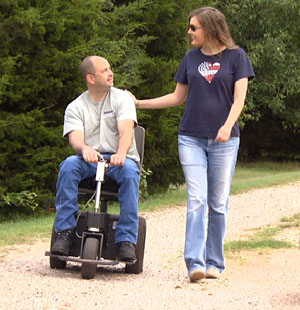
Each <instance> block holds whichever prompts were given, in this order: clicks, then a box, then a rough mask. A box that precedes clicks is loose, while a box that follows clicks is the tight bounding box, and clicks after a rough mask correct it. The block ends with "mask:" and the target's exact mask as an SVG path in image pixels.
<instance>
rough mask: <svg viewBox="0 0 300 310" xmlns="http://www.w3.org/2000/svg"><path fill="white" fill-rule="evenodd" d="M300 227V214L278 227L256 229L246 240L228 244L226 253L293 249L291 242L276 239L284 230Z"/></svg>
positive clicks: (283, 220) (284, 221)
mask: <svg viewBox="0 0 300 310" xmlns="http://www.w3.org/2000/svg"><path fill="white" fill-rule="evenodd" d="M299 226H300V213H297V214H295V215H293V216H291V217H283V218H282V219H281V221H280V223H279V224H278V225H277V226H273V227H271V226H270V227H265V228H261V229H256V230H255V231H254V233H253V232H252V234H251V235H250V236H247V237H246V238H245V239H244V240H234V241H229V242H226V244H225V251H226V252H231V253H235V252H240V251H242V250H250V251H251V250H257V249H259V250H269V249H280V248H291V247H293V246H294V245H293V244H292V243H291V242H289V241H281V240H277V239H276V237H277V236H278V234H279V233H281V232H283V231H284V230H287V229H291V228H295V229H298V227H299Z"/></svg>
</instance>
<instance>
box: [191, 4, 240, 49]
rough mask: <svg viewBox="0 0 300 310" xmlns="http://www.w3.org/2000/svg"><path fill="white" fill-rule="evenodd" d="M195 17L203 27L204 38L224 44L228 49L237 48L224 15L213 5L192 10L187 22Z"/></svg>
mask: <svg viewBox="0 0 300 310" xmlns="http://www.w3.org/2000/svg"><path fill="white" fill-rule="evenodd" d="M192 17H196V18H197V20H198V22H199V23H200V25H201V26H202V27H203V30H204V32H205V36H206V39H207V40H209V41H211V42H214V43H216V44H217V45H225V46H226V47H227V48H229V49H237V48H238V46H237V45H236V44H235V42H234V40H233V39H232V37H231V34H230V31H229V27H228V25H227V22H226V19H225V16H224V14H223V13H221V12H220V11H219V10H218V9H216V8H213V7H202V8H199V9H196V10H193V11H192V12H191V13H190V15H189V22H190V21H191V18H192Z"/></svg>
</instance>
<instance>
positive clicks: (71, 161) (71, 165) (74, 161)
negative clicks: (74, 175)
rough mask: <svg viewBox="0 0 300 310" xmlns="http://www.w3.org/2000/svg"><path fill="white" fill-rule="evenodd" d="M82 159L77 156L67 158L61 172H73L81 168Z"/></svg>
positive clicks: (60, 167)
mask: <svg viewBox="0 0 300 310" xmlns="http://www.w3.org/2000/svg"><path fill="white" fill-rule="evenodd" d="M80 161H81V159H80V157H79V156H77V155H72V156H69V157H67V158H66V159H65V160H64V161H63V162H62V163H61V164H60V166H59V169H60V171H66V172H68V171H72V170H73V169H75V168H76V167H78V166H79V163H80Z"/></svg>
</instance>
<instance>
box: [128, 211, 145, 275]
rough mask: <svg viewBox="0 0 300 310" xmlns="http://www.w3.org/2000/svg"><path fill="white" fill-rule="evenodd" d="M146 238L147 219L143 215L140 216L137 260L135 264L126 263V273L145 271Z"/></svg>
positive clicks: (136, 249)
mask: <svg viewBox="0 0 300 310" xmlns="http://www.w3.org/2000/svg"><path fill="white" fill-rule="evenodd" d="M145 240H146V220H145V219H144V218H143V217H139V231H138V240H137V243H136V248H135V254H136V258H137V260H136V262H135V263H134V264H126V265H125V272H126V273H134V274H138V273H141V272H143V264H144V252H145Z"/></svg>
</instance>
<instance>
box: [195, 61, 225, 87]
mask: <svg viewBox="0 0 300 310" xmlns="http://www.w3.org/2000/svg"><path fill="white" fill-rule="evenodd" d="M220 67H221V65H220V64H219V63H218V62H215V63H214V64H211V63H210V62H203V63H201V64H200V65H199V67H198V71H199V73H200V74H201V75H202V76H203V77H204V78H205V79H206V81H207V82H208V83H211V81H212V80H213V78H214V77H215V75H216V74H217V72H218V71H219V69H220Z"/></svg>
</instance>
